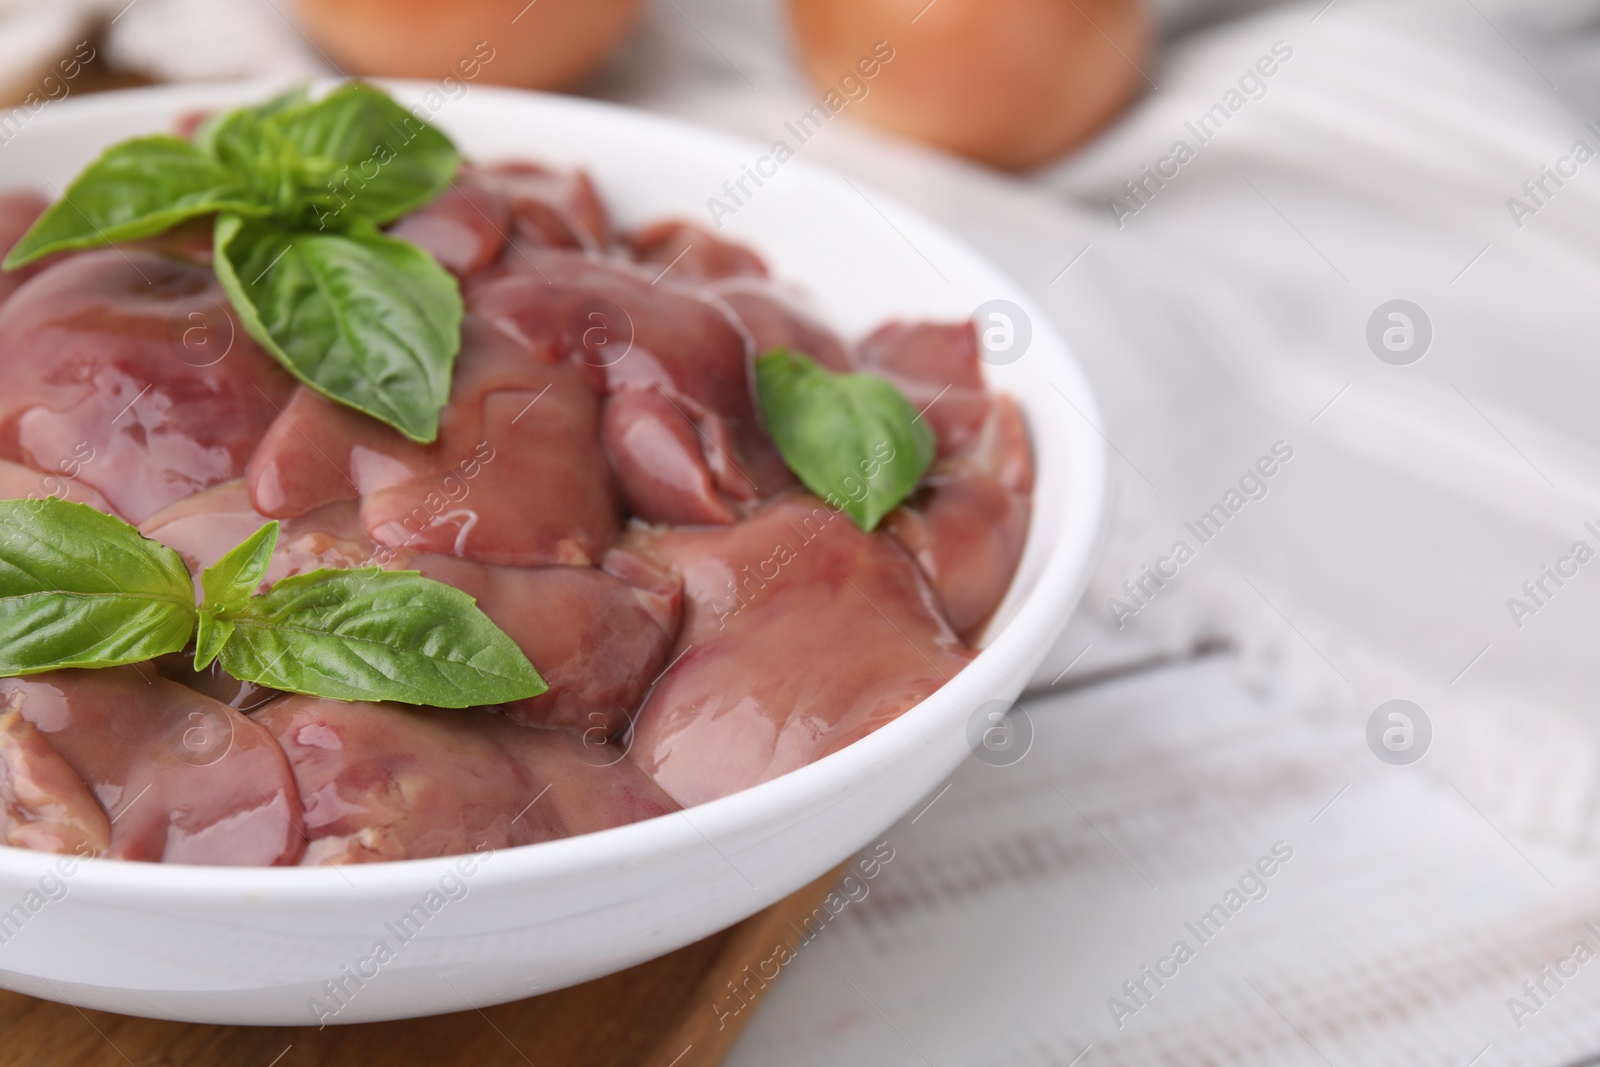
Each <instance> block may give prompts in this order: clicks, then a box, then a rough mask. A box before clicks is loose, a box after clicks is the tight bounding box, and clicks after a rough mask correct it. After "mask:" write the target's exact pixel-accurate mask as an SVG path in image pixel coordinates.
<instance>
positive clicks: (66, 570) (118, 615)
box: [0, 497, 549, 708]
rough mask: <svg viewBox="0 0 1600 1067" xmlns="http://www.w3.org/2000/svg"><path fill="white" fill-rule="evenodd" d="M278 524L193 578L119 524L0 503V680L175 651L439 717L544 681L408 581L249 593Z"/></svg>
mask: <svg viewBox="0 0 1600 1067" xmlns="http://www.w3.org/2000/svg"><path fill="white" fill-rule="evenodd" d="M277 541H278V524H277V523H276V522H270V523H267V524H266V525H265V526H263V527H261V528H260V529H259V530H257V531H256V532H255V533H254V534H252V535H250V537H248V538H246V539H245V540H244V541H243V542H242V543H241V544H239V545H238V546H237V547H235V548H233V549H232V550H231V551H229V552H228V553H227V554H226V555H224V556H223V557H222V558H221V559H220V560H218V561H217V562H216V563H215V564H213V565H212V566H210V567H208V568H206V570H205V571H204V572H202V574H201V576H200V586H201V590H202V594H203V595H202V599H201V602H200V604H199V606H198V607H197V606H196V604H195V589H194V584H193V581H192V579H191V578H190V576H189V571H188V569H187V568H186V567H185V566H184V563H183V559H182V558H181V557H180V556H179V555H178V554H177V553H176V552H174V551H173V550H172V549H170V548H168V547H166V546H165V545H162V544H160V543H158V542H155V541H151V540H148V539H146V538H145V537H143V536H141V535H140V533H139V531H138V530H136V529H134V528H133V527H132V526H129V525H128V524H127V523H125V522H123V521H122V520H120V519H116V518H113V517H111V516H109V515H105V514H102V513H101V512H98V511H96V510H94V509H93V508H90V507H88V506H86V505H84V504H74V503H70V502H68V501H64V500H59V499H57V498H54V497H47V498H45V499H43V500H5V501H0V677H13V676H16V675H23V674H37V673H39V672H41V671H49V670H55V669H57V668H61V667H111V666H116V665H118V664H123V663H135V662H138V661H141V660H147V659H152V658H154V657H156V656H160V655H164V654H166V653H169V652H178V651H181V650H182V649H183V648H184V647H185V646H187V645H188V643H189V640H190V638H191V636H192V637H193V638H194V642H195V659H194V663H195V668H196V669H197V670H201V669H204V668H205V667H207V666H208V665H210V663H211V662H212V661H213V660H217V661H219V662H220V663H221V665H222V668H223V669H224V670H226V671H227V672H228V673H229V674H231V675H233V676H234V677H235V678H240V679H243V680H245V681H249V682H255V683H257V684H259V685H265V686H270V687H271V688H274V689H282V690H286V691H288V692H292V693H305V694H308V695H311V696H321V697H332V698H335V699H338V700H395V701H401V702H403V703H407V704H426V705H431V706H433V707H441V708H465V707H475V706H479V705H486V704H501V703H505V702H507V701H511V700H519V699H521V698H523V697H531V696H538V695H539V694H541V693H543V692H545V691H546V690H548V688H549V686H548V685H547V684H546V683H545V680H544V679H543V678H542V677H540V675H539V672H538V671H537V670H536V669H534V666H533V664H531V663H529V662H528V659H527V657H526V656H524V655H523V653H522V650H521V649H520V648H518V647H517V645H516V643H515V642H514V641H512V640H511V638H510V637H509V636H507V635H506V633H505V632H504V631H503V630H501V629H500V628H499V627H498V626H496V625H495V624H494V622H493V621H492V620H490V618H489V617H488V616H487V615H485V614H484V613H483V612H482V611H481V610H479V608H478V607H477V604H476V603H475V602H474V601H473V599H472V598H471V597H470V596H468V595H467V594H465V593H463V592H461V591H460V590H459V589H455V588H453V587H451V586H448V585H445V584H444V583H442V582H436V581H433V580H431V579H429V578H424V577H423V576H422V575H421V574H418V573H417V572H415V571H385V570H381V569H379V568H377V567H362V568H357V569H353V570H318V571H312V572H310V573H308V574H298V575H294V576H293V577H289V578H285V579H283V580H282V581H280V582H277V583H276V584H275V585H273V586H272V588H271V589H269V590H268V591H267V592H266V593H259V594H258V593H257V592H256V590H257V589H258V588H259V587H260V585H261V583H262V581H263V580H264V578H265V576H266V572H267V566H268V564H269V563H271V561H272V551H273V549H274V548H275V547H276V545H277Z"/></svg>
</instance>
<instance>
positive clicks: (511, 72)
mask: <svg viewBox="0 0 1600 1067" xmlns="http://www.w3.org/2000/svg"><path fill="white" fill-rule="evenodd" d="M298 3H299V6H300V13H301V18H302V21H303V22H304V24H305V27H306V30H307V31H308V32H309V33H310V34H311V35H312V36H313V37H314V38H316V40H317V43H318V45H319V46H320V47H322V48H323V49H324V50H326V52H327V53H328V55H329V56H330V57H331V58H332V59H333V61H334V62H335V63H337V64H338V65H339V66H340V67H342V68H344V69H346V70H348V71H349V72H351V73H353V74H365V75H373V76H379V77H393V78H425V79H428V80H436V79H440V78H443V77H444V76H445V75H447V74H448V75H452V76H454V77H456V78H462V77H470V78H473V79H476V80H481V81H487V82H496V83H499V84H501V85H520V86H524V87H526V88H530V89H561V88H566V87H568V86H571V85H573V84H575V83H577V82H579V81H582V80H583V78H584V77H585V76H587V75H588V74H589V72H590V71H592V70H594V68H595V67H597V66H598V65H599V64H600V63H601V62H602V61H603V60H604V59H605V58H606V57H607V56H609V55H610V54H611V52H612V51H613V50H614V49H615V48H616V46H617V45H618V44H619V43H620V42H621V40H622V38H623V37H624V36H625V35H626V34H627V32H628V30H629V29H630V28H631V27H632V26H633V23H634V21H635V20H636V18H637V17H638V14H639V6H640V0H536V2H532V3H530V2H529V0H298ZM485 55H488V56H491V57H492V58H490V59H488V60H487V61H484V56H485ZM462 64H467V67H466V68H463V67H462ZM475 64H476V66H477V68H478V73H476V74H474V75H468V74H467V70H468V69H470V68H471V67H473V66H474V65H475Z"/></svg>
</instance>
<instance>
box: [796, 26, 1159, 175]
mask: <svg viewBox="0 0 1600 1067" xmlns="http://www.w3.org/2000/svg"><path fill="white" fill-rule="evenodd" d="M789 14H790V21H791V23H792V24H793V26H794V31H795V36H796V37H797V38H798V40H799V44H800V53H801V58H802V61H803V63H804V65H805V69H806V71H807V73H808V74H809V75H810V77H811V79H812V81H813V82H815V83H816V85H817V86H818V88H819V89H821V90H823V91H824V92H826V91H827V90H829V89H834V90H836V91H837V88H838V86H839V82H840V79H841V78H843V77H845V76H846V75H849V74H854V75H855V76H856V77H857V80H858V81H860V80H864V79H861V77H860V75H861V73H862V71H861V68H859V67H858V63H860V62H861V61H862V60H863V59H866V58H870V57H871V56H872V55H873V47H874V45H876V44H878V42H883V43H884V44H885V45H887V47H888V48H891V49H893V56H892V58H891V59H890V60H889V61H888V62H887V63H882V64H881V66H880V68H879V69H878V71H877V74H876V76H875V77H873V78H871V79H870V80H865V84H866V87H867V92H866V95H865V96H863V97H861V98H860V99H857V100H851V101H850V102H849V103H848V104H847V105H846V106H845V107H844V109H843V110H844V111H845V112H846V113H848V114H851V115H854V116H855V117H856V118H859V119H863V120H866V121H868V122H872V123H874V124H876V125H878V126H882V127H884V128H885V129H889V130H893V131H894V132H896V133H899V134H903V135H905V136H907V137H911V138H914V139H916V140H919V141H924V142H927V143H928V144H932V145H935V146H937V147H939V148H944V149H947V150H948V151H951V152H955V153H958V154H960V155H963V156H967V157H969V158H972V159H976V160H979V161H980V162H984V163H988V164H991V165H992V166H996V167H1000V168H1003V169H1006V170H1024V169H1027V168H1029V167H1034V166H1037V165H1039V164H1041V163H1045V162H1047V161H1049V160H1051V159H1054V158H1055V157H1056V156H1059V155H1061V154H1062V153H1063V152H1065V151H1067V150H1068V149H1069V148H1072V147H1074V146H1076V145H1078V144H1081V143H1083V142H1084V141H1085V140H1087V139H1088V138H1089V137H1090V136H1091V135H1093V134H1094V133H1095V132H1097V131H1098V130H1099V129H1100V128H1101V127H1102V126H1104V125H1106V123H1108V122H1109V121H1110V120H1111V119H1112V118H1114V117H1115V116H1116V115H1117V113H1118V112H1120V111H1121V110H1122V108H1123V107H1124V106H1125V105H1126V104H1127V103H1128V102H1129V101H1130V100H1131V99H1132V98H1133V97H1134V96H1135V95H1136V94H1137V93H1138V91H1139V90H1140V88H1141V87H1142V86H1143V85H1145V84H1146V82H1145V78H1144V75H1143V74H1141V73H1140V71H1141V70H1148V69H1149V59H1150V36H1151V35H1150V17H1149V11H1148V9H1147V6H1146V4H1145V2H1144V0H934V2H933V3H932V4H931V5H930V4H929V3H928V0H789ZM913 18H915V19H916V22H915V23H913V22H912V19H913ZM881 53H882V49H881V48H880V58H881ZM856 92H857V93H859V90H856Z"/></svg>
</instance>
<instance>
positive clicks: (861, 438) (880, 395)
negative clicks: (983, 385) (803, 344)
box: [756, 348, 935, 531]
mask: <svg viewBox="0 0 1600 1067" xmlns="http://www.w3.org/2000/svg"><path fill="white" fill-rule="evenodd" d="M756 395H757V397H758V398H759V399H760V401H761V414H762V416H763V417H764V418H765V419H766V423H767V431H768V432H769V433H771V434H772V440H773V441H774V442H775V443H776V444H777V446H778V451H779V452H780V453H781V454H782V455H783V460H784V462H785V463H787V464H788V465H789V469H790V470H792V471H794V473H795V475H796V476H797V477H798V478H799V479H800V480H801V481H802V482H804V483H805V484H806V487H807V488H809V489H810V490H811V491H812V492H814V493H816V494H817V495H818V496H820V497H822V498H823V499H824V500H826V501H827V502H828V503H829V504H830V505H832V506H833V507H836V508H838V509H840V510H841V511H843V512H844V513H845V514H847V515H849V516H850V517H851V518H852V519H854V520H855V521H856V525H858V526H860V527H861V528H862V529H863V530H867V531H871V530H872V529H873V528H874V527H876V526H877V525H878V522H879V520H881V519H882V518H883V517H884V516H885V515H887V514H888V513H889V512H890V511H892V510H893V509H894V506H895V505H896V504H898V503H900V501H901V500H903V499H905V497H906V496H907V495H908V494H909V493H910V492H911V491H912V490H913V489H915V488H916V487H917V483H918V482H919V481H921V480H922V475H923V473H924V472H925V471H927V469H928V466H929V464H931V463H932V462H933V457H934V454H935V447H934V438H933V431H932V430H930V429H929V428H928V424H927V423H926V422H924V421H923V420H922V419H921V418H920V417H919V416H918V413H917V409H916V408H914V407H912V406H911V402H910V401H909V400H907V399H906V398H905V394H903V393H901V392H900V390H898V389H896V388H895V387H894V386H893V385H892V384H890V383H889V382H887V381H885V380H884V379H882V378H878V377H874V376H873V375H870V374H839V373H836V372H834V371H830V370H828V369H827V368H825V367H822V366H820V365H818V364H817V363H816V362H815V361H814V360H812V359H811V358H810V357H808V356H805V355H802V354H801V353H798V352H791V351H789V350H788V349H784V348H778V349H774V350H773V351H771V352H768V353H766V354H765V355H763V356H761V357H760V358H759V359H758V360H756Z"/></svg>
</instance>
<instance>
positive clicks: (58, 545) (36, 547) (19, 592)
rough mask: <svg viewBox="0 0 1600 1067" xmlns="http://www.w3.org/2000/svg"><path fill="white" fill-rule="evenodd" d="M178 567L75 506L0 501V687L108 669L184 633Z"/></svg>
mask: <svg viewBox="0 0 1600 1067" xmlns="http://www.w3.org/2000/svg"><path fill="white" fill-rule="evenodd" d="M194 626H195V606H194V584H193V582H192V581H191V580H190V578H189V571H188V568H187V567H185V566H184V564H183V558H182V557H181V556H179V555H178V554H177V553H176V552H174V551H173V550H172V549H170V548H168V547H166V546H165V545H163V544H159V543H158V542H155V541H149V540H146V539H145V538H143V537H141V536H140V535H139V531H138V530H136V529H134V528H133V527H132V526H129V525H128V524H127V523H125V522H123V521H122V520H121V519H117V518H113V517H112V516H110V515H106V514H104V513H103V512H99V511H96V510H95V509H94V508H91V507H88V506H87V505H84V504H73V503H69V502H67V501H65V500H59V499H56V498H54V497H47V498H45V499H43V500H6V501H0V677H14V676H16V675H23V674H38V673H39V672H41V671H49V670H55V669H57V668H61V667H113V666H116V665H118V664H122V663H137V662H139V661H140V660H147V659H151V658H153V657H155V656H161V655H165V654H166V653H168V652H177V651H179V650H180V649H182V648H183V646H184V645H186V644H188V642H189V635H190V634H191V633H193V632H194Z"/></svg>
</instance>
